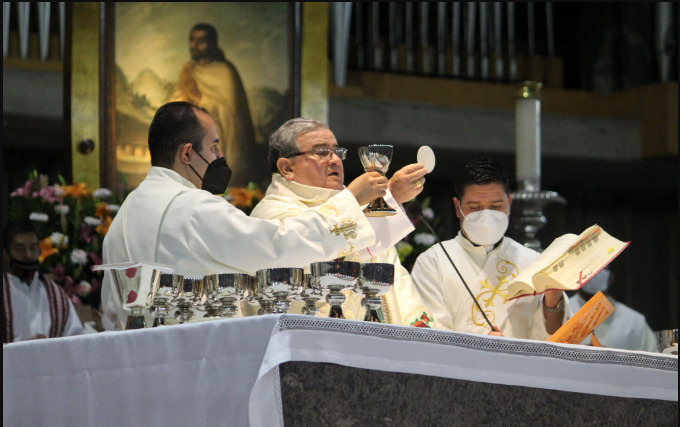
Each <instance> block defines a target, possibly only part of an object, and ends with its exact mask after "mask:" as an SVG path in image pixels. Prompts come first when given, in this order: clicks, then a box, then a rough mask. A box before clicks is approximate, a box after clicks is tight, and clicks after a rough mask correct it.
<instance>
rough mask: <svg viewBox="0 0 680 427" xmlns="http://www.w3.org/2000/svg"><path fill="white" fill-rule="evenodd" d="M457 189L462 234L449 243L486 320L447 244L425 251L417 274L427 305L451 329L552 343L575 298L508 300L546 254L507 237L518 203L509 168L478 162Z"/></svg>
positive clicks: (554, 294) (553, 294)
mask: <svg viewBox="0 0 680 427" xmlns="http://www.w3.org/2000/svg"><path fill="white" fill-rule="evenodd" d="M455 188H456V194H457V195H458V197H460V198H458V197H454V198H453V203H454V206H455V209H456V215H457V216H458V218H459V220H460V225H461V231H460V232H459V233H458V235H457V236H456V237H455V238H453V239H451V240H447V241H445V242H443V243H442V244H443V246H444V248H445V249H446V252H448V255H449V256H450V257H451V259H452V260H453V262H454V263H455V265H456V267H457V268H458V271H459V272H460V274H461V275H462V277H463V279H464V280H465V283H466V284H467V286H469V289H470V292H471V293H472V295H474V298H475V299H476V301H477V303H478V304H479V307H481V310H483V313H484V315H482V313H481V312H480V309H479V308H478V306H477V304H475V302H474V300H473V299H472V297H471V296H470V292H468V290H467V289H466V287H465V285H464V284H463V282H462V281H461V279H460V278H459V276H458V274H457V273H456V270H455V269H454V267H453V266H452V265H451V263H450V262H449V260H448V258H447V256H446V254H445V253H444V251H443V250H442V248H441V247H440V246H439V245H434V246H432V247H431V248H429V249H428V250H426V251H425V252H423V253H422V254H421V255H420V256H419V257H418V258H417V259H416V262H415V264H414V266H413V270H412V271H411V276H412V277H413V281H414V283H415V287H416V289H417V290H418V293H419V294H420V296H421V298H422V300H423V302H424V303H425V304H426V305H427V306H428V307H429V308H430V309H431V310H432V314H433V316H434V317H435V319H437V322H438V324H439V325H440V326H441V327H442V328H444V329H450V330H452V331H458V332H471V333H477V334H493V335H503V336H507V337H514V338H527V339H536V340H546V339H547V338H549V337H550V336H551V335H552V334H553V333H555V331H556V330H557V329H559V327H560V326H561V325H562V324H563V322H564V321H565V320H566V318H567V316H565V312H568V299H567V297H566V294H564V293H563V292H561V291H557V290H552V291H546V292H545V293H544V294H542V295H537V296H526V297H521V298H518V299H513V300H508V292H507V291H508V283H509V282H510V281H511V280H512V279H513V278H514V277H516V276H517V275H518V274H519V273H520V272H521V271H522V270H523V269H524V268H525V267H526V266H527V265H529V264H530V263H531V262H532V261H534V260H535V259H536V258H537V257H538V255H539V254H538V252H536V251H534V250H532V249H529V248H526V247H524V246H522V245H520V244H519V243H517V242H515V241H514V240H512V239H510V238H509V237H506V236H504V234H505V232H506V230H507V227H508V222H509V215H510V202H511V200H510V197H509V196H508V189H509V184H508V178H507V175H506V172H505V170H504V168H503V167H502V165H500V163H498V162H497V161H496V160H494V159H491V158H488V157H485V158H480V159H475V160H473V161H471V162H470V163H468V164H467V165H466V166H465V167H464V169H463V171H462V174H461V176H460V178H459V179H458V180H457V181H456V185H455ZM484 316H486V318H485V317H484ZM487 320H488V322H487ZM489 322H491V324H492V325H493V326H494V329H495V330H492V328H491V326H490V325H489Z"/></svg>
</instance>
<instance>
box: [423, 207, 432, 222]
mask: <svg viewBox="0 0 680 427" xmlns="http://www.w3.org/2000/svg"><path fill="white" fill-rule="evenodd" d="M423 217H425V219H427V220H430V221H432V220H433V219H434V211H433V210H432V208H425V209H423Z"/></svg>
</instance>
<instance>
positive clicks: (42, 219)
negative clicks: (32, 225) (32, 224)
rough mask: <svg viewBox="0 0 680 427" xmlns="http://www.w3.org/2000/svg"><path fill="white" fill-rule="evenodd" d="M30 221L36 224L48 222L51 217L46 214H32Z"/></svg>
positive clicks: (29, 217)
mask: <svg viewBox="0 0 680 427" xmlns="http://www.w3.org/2000/svg"><path fill="white" fill-rule="evenodd" d="M28 219H30V220H31V221H36V222H47V221H48V220H49V219H50V217H49V216H48V215H47V214H46V213H42V212H31V214H30V215H29V216H28Z"/></svg>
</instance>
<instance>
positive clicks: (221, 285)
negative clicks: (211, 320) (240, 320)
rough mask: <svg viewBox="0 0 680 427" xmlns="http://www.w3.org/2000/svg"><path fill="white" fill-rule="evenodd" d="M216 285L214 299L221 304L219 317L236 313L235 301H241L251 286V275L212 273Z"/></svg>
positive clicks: (232, 315)
mask: <svg viewBox="0 0 680 427" xmlns="http://www.w3.org/2000/svg"><path fill="white" fill-rule="evenodd" d="M213 276H214V278H211V281H212V280H214V281H215V283H216V286H217V293H216V297H215V298H216V300H217V301H219V302H220V303H221V304H222V307H221V309H220V316H221V317H234V316H236V315H237V314H238V307H237V306H236V302H238V301H243V300H244V299H245V298H246V295H247V294H248V292H249V290H250V289H251V287H252V281H253V276H251V275H249V274H244V273H220V274H215V275H213Z"/></svg>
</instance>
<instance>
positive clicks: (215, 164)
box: [189, 151, 231, 195]
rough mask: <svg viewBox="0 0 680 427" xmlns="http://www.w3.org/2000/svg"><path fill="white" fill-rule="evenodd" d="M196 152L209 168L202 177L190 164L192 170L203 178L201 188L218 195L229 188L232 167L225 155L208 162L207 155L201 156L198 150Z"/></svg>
mask: <svg viewBox="0 0 680 427" xmlns="http://www.w3.org/2000/svg"><path fill="white" fill-rule="evenodd" d="M196 154H198V155H199V157H200V158H201V159H203V161H204V162H206V163H207V164H208V168H207V169H206V170H205V173H204V174H203V176H202V177H201V175H200V174H199V173H198V172H196V169H194V167H193V166H191V165H189V167H190V168H191V170H192V171H194V173H195V174H196V175H197V176H198V177H199V178H201V181H202V184H201V189H202V190H205V191H209V192H210V193H212V194H216V195H219V194H223V193H224V192H225V191H226V190H227V185H229V178H231V169H230V168H229V166H228V165H227V160H226V159H225V158H224V157H223V156H219V157H218V158H216V159H215V160H213V161H212V162H208V161H207V160H206V159H205V157H203V156H201V153H199V152H198V151H196Z"/></svg>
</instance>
